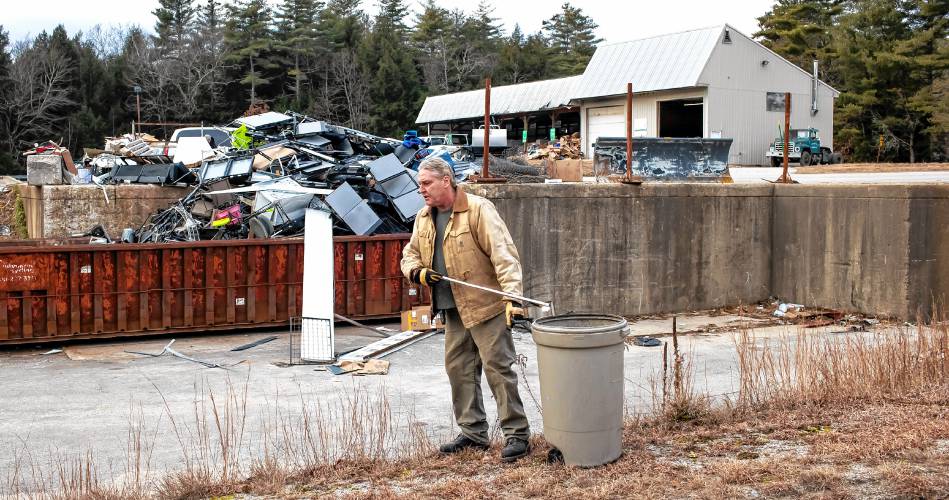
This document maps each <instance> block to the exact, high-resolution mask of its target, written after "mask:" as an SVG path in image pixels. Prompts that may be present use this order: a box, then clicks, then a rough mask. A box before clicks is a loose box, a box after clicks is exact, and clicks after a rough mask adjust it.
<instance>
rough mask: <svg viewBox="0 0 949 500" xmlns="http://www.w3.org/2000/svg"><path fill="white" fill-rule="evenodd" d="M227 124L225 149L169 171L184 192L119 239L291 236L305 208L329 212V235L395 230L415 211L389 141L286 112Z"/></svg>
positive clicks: (418, 201)
mask: <svg viewBox="0 0 949 500" xmlns="http://www.w3.org/2000/svg"><path fill="white" fill-rule="evenodd" d="M234 125H235V126H236V128H235V129H234V130H233V132H232V134H231V136H232V138H233V141H232V142H233V145H232V146H231V147H218V148H215V149H213V156H211V157H209V158H205V159H203V160H201V162H200V166H199V167H197V168H195V169H187V168H184V169H183V170H182V169H181V168H176V169H175V170H174V171H170V173H169V174H168V176H167V177H166V179H168V180H172V181H174V182H175V183H181V182H185V183H187V184H189V185H192V186H194V188H193V189H192V190H191V191H190V193H189V194H188V195H187V196H185V197H184V198H182V199H181V200H180V201H178V202H177V203H175V204H174V205H173V206H172V207H170V208H168V209H165V210H162V211H160V212H158V213H156V214H154V215H152V217H151V218H150V219H149V220H148V221H147V222H146V223H145V224H144V225H143V226H142V227H141V228H140V229H139V230H138V231H137V232H136V233H135V235H134V236H132V237H130V238H128V239H126V241H138V242H165V241H194V240H205V239H241V238H248V237H256V238H273V237H281V236H293V235H299V234H301V233H302V232H303V226H304V215H305V213H306V209H307V208H308V207H312V208H319V209H322V210H326V211H329V212H331V213H333V214H334V234H337V235H345V234H357V235H369V234H386V233H401V232H407V231H411V226H412V221H413V220H414V218H415V214H416V213H417V212H418V211H419V210H420V209H421V208H422V206H424V200H423V199H422V197H421V195H420V194H419V193H418V183H417V181H416V175H417V174H416V173H415V172H414V171H412V170H410V169H408V168H406V164H407V163H410V162H405V161H402V160H401V159H400V157H399V156H398V155H397V151H398V149H399V148H400V147H402V146H403V144H402V143H401V142H399V141H397V140H393V139H386V138H382V137H378V136H374V135H371V134H367V133H365V132H361V131H358V130H354V129H351V128H347V127H342V126H339V125H333V124H330V123H327V122H324V121H319V120H314V119H311V118H309V117H307V116H304V115H299V114H296V113H292V112H288V113H276V112H266V113H263V114H259V115H254V116H248V117H243V118H238V119H237V120H235V122H234ZM178 151H179V152H180V151H181V144H178ZM414 152H415V150H414V149H413V150H412V152H411V155H410V156H414ZM403 154H404V153H403ZM112 175H113V178H115V174H114V173H113V174H112Z"/></svg>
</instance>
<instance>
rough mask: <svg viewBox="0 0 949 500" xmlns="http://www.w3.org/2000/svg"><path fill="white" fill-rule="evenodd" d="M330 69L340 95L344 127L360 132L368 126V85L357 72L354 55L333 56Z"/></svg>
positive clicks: (344, 53)
mask: <svg viewBox="0 0 949 500" xmlns="http://www.w3.org/2000/svg"><path fill="white" fill-rule="evenodd" d="M330 68H331V70H332V72H333V77H334V79H335V80H336V84H337V87H338V89H339V92H340V94H341V95H342V104H343V106H344V107H345V110H346V116H347V121H346V126H348V127H352V128H355V129H360V130H361V129H364V128H366V127H367V126H369V103H370V98H369V84H368V82H367V81H366V80H367V79H366V78H365V75H363V74H362V72H361V71H360V70H359V65H358V64H357V63H356V54H355V53H354V52H353V51H351V50H349V51H342V52H338V53H336V54H334V55H333V61H332V63H330Z"/></svg>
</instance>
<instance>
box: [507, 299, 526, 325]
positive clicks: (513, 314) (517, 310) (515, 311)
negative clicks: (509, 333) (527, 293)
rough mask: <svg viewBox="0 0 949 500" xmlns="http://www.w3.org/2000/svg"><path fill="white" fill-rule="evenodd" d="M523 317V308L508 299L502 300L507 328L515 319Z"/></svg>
mask: <svg viewBox="0 0 949 500" xmlns="http://www.w3.org/2000/svg"><path fill="white" fill-rule="evenodd" d="M522 319H524V308H523V307H521V305H520V304H517V303H515V302H513V301H510V300H505V301H504V322H505V323H506V324H507V327H508V328H511V327H512V326H514V321H515V320H522Z"/></svg>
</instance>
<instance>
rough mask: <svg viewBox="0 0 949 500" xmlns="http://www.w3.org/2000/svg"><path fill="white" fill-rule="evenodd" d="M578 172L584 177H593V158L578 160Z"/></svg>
mask: <svg viewBox="0 0 949 500" xmlns="http://www.w3.org/2000/svg"><path fill="white" fill-rule="evenodd" d="M580 173H581V174H582V175H583V176H584V177H593V176H594V175H596V172H594V170H593V159H592V158H590V159H587V160H580Z"/></svg>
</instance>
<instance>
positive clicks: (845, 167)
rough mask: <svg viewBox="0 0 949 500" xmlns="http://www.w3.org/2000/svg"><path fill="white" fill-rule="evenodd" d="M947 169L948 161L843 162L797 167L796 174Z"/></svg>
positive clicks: (948, 169)
mask: <svg viewBox="0 0 949 500" xmlns="http://www.w3.org/2000/svg"><path fill="white" fill-rule="evenodd" d="M942 171H949V163H845V164H841V165H821V166H816V165H815V166H809V167H798V169H797V170H796V171H795V175H798V174H856V173H872V172H942Z"/></svg>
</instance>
